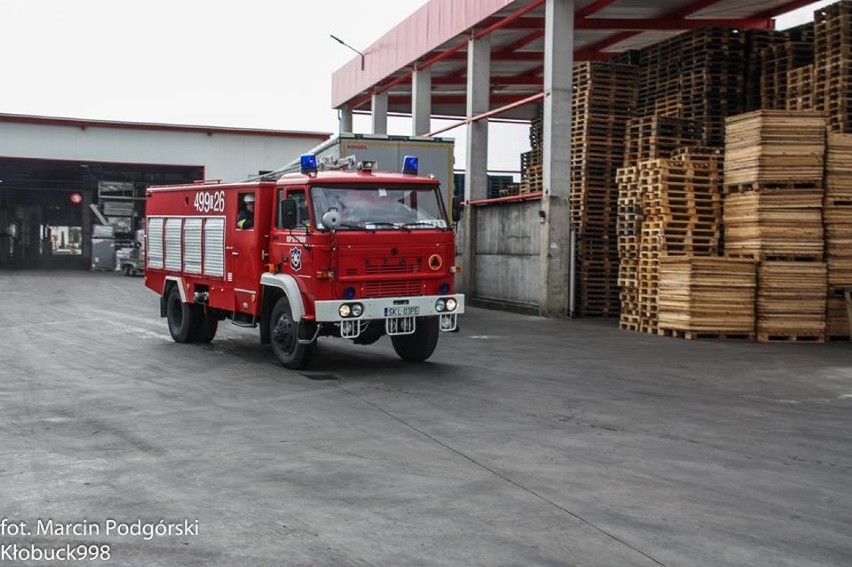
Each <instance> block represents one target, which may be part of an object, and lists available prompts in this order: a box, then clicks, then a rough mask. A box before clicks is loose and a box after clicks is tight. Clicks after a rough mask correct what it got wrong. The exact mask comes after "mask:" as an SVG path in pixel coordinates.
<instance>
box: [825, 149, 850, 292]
mask: <svg viewBox="0 0 852 567" xmlns="http://www.w3.org/2000/svg"><path fill="white" fill-rule="evenodd" d="M825 188H826V191H825V209H824V211H823V221H824V222H825V247H826V258H827V261H828V283H829V286H831V287H832V288H833V289H840V288H852V134H836V133H831V134H829V135H828V152H827V158H826V177H825Z"/></svg>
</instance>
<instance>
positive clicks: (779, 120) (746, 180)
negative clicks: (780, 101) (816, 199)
mask: <svg viewBox="0 0 852 567" xmlns="http://www.w3.org/2000/svg"><path fill="white" fill-rule="evenodd" d="M824 156H825V116H824V115H823V114H822V113H820V112H816V111H788V110H759V111H755V112H750V113H747V114H741V115H738V116H733V117H731V118H728V119H727V121H726V136H725V164H724V169H725V181H724V183H725V186H726V187H736V186H742V185H747V184H773V183H777V184H785V183H787V184H789V183H810V184H814V185H820V186H821V184H822V179H823V169H824V166H825V162H824Z"/></svg>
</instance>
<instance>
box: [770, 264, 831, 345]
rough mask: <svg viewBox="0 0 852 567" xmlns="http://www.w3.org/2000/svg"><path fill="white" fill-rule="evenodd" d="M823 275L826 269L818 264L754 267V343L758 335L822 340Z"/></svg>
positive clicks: (824, 289) (825, 289)
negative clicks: (755, 291) (819, 338)
mask: <svg viewBox="0 0 852 567" xmlns="http://www.w3.org/2000/svg"><path fill="white" fill-rule="evenodd" d="M827 275H828V270H827V266H826V264H825V263H822V262H775V261H769V262H761V263H760V264H758V267H757V302H756V317H757V323H756V330H757V333H758V340H760V336H761V335H764V336H769V337H803V338H804V337H824V336H825V313H826V301H827V293H828V280H827ZM767 340H768V339H767ZM773 340H782V339H781V338H778V339H773ZM783 340H792V339H790V338H787V339H783ZM803 340H804V339H803Z"/></svg>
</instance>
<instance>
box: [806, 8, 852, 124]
mask: <svg viewBox="0 0 852 567" xmlns="http://www.w3.org/2000/svg"><path fill="white" fill-rule="evenodd" d="M814 20H815V34H814V43H815V46H816V55H815V63H814V69H815V81H816V99H817V100H816V108H817V109H818V110H824V111H826V112H827V114H828V123H829V126H830V127H831V129H832V130H834V131H835V132H844V133H847V132H848V133H852V0H842V1H840V2H837V3H835V4H832V5H830V6H826V7H825V8H822V9H820V10H817V12H816V13H815V15H814Z"/></svg>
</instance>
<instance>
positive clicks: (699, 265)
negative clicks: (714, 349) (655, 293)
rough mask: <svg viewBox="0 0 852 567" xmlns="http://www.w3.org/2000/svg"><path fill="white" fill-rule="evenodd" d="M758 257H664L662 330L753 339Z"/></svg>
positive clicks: (693, 336) (692, 336)
mask: <svg viewBox="0 0 852 567" xmlns="http://www.w3.org/2000/svg"><path fill="white" fill-rule="evenodd" d="M755 288H756V273H755V263H754V261H752V260H748V259H737V258H719V257H716V258H709V257H708V258H697V257H689V256H686V257H668V258H664V259H662V260H661V262H660V291H659V334H661V335H667V336H675V337H682V338H686V339H701V338H718V339H726V338H743V339H749V340H753V339H754V301H755Z"/></svg>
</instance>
